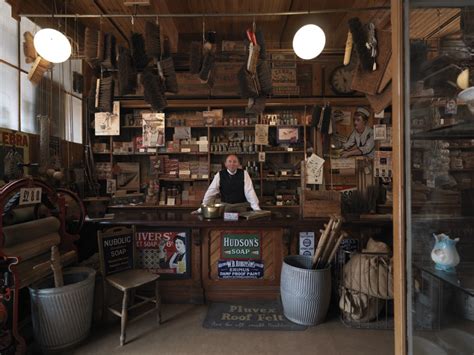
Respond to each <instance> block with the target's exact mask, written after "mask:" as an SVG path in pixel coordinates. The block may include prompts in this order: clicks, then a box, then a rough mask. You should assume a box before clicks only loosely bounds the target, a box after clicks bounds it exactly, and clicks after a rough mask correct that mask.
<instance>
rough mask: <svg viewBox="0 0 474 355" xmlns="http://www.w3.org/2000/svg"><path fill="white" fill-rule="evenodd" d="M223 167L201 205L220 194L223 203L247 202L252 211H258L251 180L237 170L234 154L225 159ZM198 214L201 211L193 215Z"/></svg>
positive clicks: (237, 164)
mask: <svg viewBox="0 0 474 355" xmlns="http://www.w3.org/2000/svg"><path fill="white" fill-rule="evenodd" d="M224 165H225V167H226V168H225V169H223V170H221V171H220V172H219V173H217V174H216V175H215V176H214V179H213V180H212V182H211V185H209V188H208V189H207V191H206V194H205V195H204V198H203V200H202V203H203V204H204V205H206V204H208V203H210V202H212V201H213V200H214V198H215V197H216V196H217V195H218V194H220V196H221V201H222V202H224V203H243V202H247V201H248V202H249V203H250V207H252V209H253V210H254V211H260V207H259V205H258V198H257V194H256V193H255V190H254V189H253V184H252V179H251V178H250V175H249V174H248V173H247V172H246V171H245V170H243V169H240V168H239V166H240V161H239V158H238V157H237V156H236V155H235V154H229V155H228V156H227V157H226V159H225V163H224ZM200 212H201V209H198V210H197V211H194V212H193V213H200Z"/></svg>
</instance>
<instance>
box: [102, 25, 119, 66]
mask: <svg viewBox="0 0 474 355" xmlns="http://www.w3.org/2000/svg"><path fill="white" fill-rule="evenodd" d="M99 33H100V32H99ZM99 44H100V41H99ZM103 48H104V52H103V53H104V56H103V59H102V61H101V64H102V66H103V67H104V68H106V69H114V68H115V64H116V59H115V58H116V50H115V36H114V35H113V34H111V33H106V34H105V36H104V46H103Z"/></svg>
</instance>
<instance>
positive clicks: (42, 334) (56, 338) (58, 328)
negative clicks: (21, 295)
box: [29, 267, 96, 351]
mask: <svg viewBox="0 0 474 355" xmlns="http://www.w3.org/2000/svg"><path fill="white" fill-rule="evenodd" d="M95 274H96V272H95V270H94V269H91V268H87V267H74V268H69V269H65V270H64V286H62V287H57V288H55V287H54V280H53V278H52V277H49V278H47V279H44V280H42V281H39V282H37V283H36V284H34V285H33V286H31V287H30V288H29V289H30V296H31V313H32V320H33V330H34V333H35V338H36V341H37V342H38V343H39V345H40V346H41V348H42V349H43V350H44V351H48V350H60V349H65V348H68V347H70V346H73V345H75V344H77V343H79V342H81V341H82V340H84V339H85V338H86V337H87V336H88V335H89V331H90V327H91V321H92V309H93V303H94V285H95Z"/></svg>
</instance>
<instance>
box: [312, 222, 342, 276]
mask: <svg viewBox="0 0 474 355" xmlns="http://www.w3.org/2000/svg"><path fill="white" fill-rule="evenodd" d="M341 226H342V218H341V217H340V216H332V217H331V219H330V220H329V222H328V223H327V224H325V225H324V230H320V232H321V238H319V243H318V246H317V248H316V252H315V253H314V257H313V269H325V268H327V267H328V266H329V264H331V261H332V259H333V258H334V256H335V255H336V251H337V248H339V244H341V241H342V239H344V238H345V237H346V236H347V233H346V232H344V231H341Z"/></svg>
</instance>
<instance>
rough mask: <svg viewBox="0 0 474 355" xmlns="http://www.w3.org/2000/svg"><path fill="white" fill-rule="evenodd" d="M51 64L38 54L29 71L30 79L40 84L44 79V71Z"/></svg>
mask: <svg viewBox="0 0 474 355" xmlns="http://www.w3.org/2000/svg"><path fill="white" fill-rule="evenodd" d="M50 66H51V63H50V62H48V61H47V60H46V59H44V58H42V57H41V56H37V57H36V59H35V62H34V63H33V65H32V66H31V68H30V71H29V72H28V80H29V81H31V82H32V83H33V84H35V85H38V84H39V83H40V81H41V79H43V75H44V73H45V72H46V71H47V70H48V69H49V67H50Z"/></svg>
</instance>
